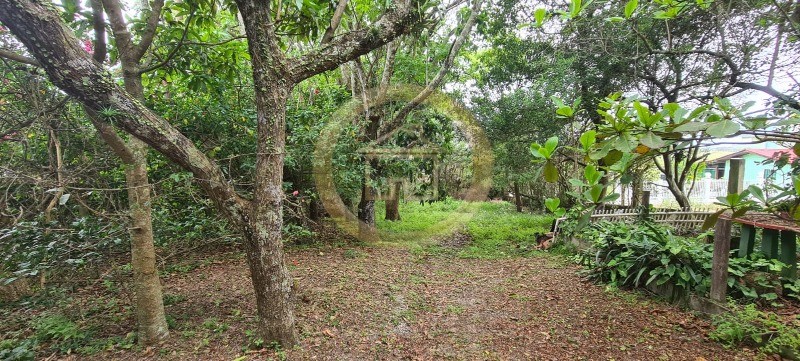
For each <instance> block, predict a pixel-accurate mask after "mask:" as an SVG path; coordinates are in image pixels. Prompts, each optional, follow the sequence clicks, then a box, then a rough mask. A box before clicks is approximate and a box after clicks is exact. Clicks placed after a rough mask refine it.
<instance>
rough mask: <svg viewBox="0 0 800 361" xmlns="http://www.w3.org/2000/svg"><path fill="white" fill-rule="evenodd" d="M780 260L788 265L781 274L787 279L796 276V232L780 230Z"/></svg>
mask: <svg viewBox="0 0 800 361" xmlns="http://www.w3.org/2000/svg"><path fill="white" fill-rule="evenodd" d="M781 262H783V263H785V264H786V265H788V267H786V269H784V270H783V272H782V276H783V277H786V278H788V279H795V278H797V234H796V233H794V232H792V231H782V232H781Z"/></svg>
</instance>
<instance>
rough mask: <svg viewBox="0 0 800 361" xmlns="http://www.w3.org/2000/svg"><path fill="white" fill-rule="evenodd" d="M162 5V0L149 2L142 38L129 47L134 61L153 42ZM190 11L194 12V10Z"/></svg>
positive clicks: (141, 55) (139, 58)
mask: <svg viewBox="0 0 800 361" xmlns="http://www.w3.org/2000/svg"><path fill="white" fill-rule="evenodd" d="M163 7H164V0H153V3H152V4H150V15H149V16H148V17H147V24H146V25H145V27H144V31H142V40H141V41H139V44H137V45H135V46H134V47H133V49H131V50H133V53H132V54H131V57H132V58H133V59H135V60H136V62H138V61H139V60H141V59H142V57H143V56H144V53H145V52H147V49H149V48H150V45H152V44H153V39H154V38H155V36H156V30H157V29H158V22H159V21H160V20H161V9H162V8H163ZM192 13H194V11H193V12H192ZM189 17H191V15H189Z"/></svg>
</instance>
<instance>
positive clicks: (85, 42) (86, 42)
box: [81, 40, 94, 54]
mask: <svg viewBox="0 0 800 361" xmlns="http://www.w3.org/2000/svg"><path fill="white" fill-rule="evenodd" d="M81 43H82V44H81V45H83V50H86V52H87V53H89V54H94V46H93V44H92V41H91V40H83V41H82V42H81Z"/></svg>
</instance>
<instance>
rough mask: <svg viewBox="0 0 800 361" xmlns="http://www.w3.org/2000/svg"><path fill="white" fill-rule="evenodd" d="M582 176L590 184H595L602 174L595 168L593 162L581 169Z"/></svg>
mask: <svg viewBox="0 0 800 361" xmlns="http://www.w3.org/2000/svg"><path fill="white" fill-rule="evenodd" d="M583 176H584V178H586V181H588V182H589V184H590V185H593V184H597V182H598V181H599V180H600V178H601V177H602V176H603V175H602V173H601V172H598V171H597V168H596V167H595V166H594V164H589V165H587V166H586V168H584V169H583Z"/></svg>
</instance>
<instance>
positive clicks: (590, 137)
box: [580, 130, 800, 151]
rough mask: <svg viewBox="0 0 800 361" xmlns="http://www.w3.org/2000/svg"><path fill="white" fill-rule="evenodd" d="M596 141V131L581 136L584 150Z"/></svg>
mask: <svg viewBox="0 0 800 361" xmlns="http://www.w3.org/2000/svg"><path fill="white" fill-rule="evenodd" d="M596 141H597V132H596V131H594V130H589V131H586V132H584V133H583V134H581V137H580V142H581V146H583V150H586V151H588V150H589V149H591V148H592V146H593V145H594V143H595V142H596ZM799 144H800V143H799Z"/></svg>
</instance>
